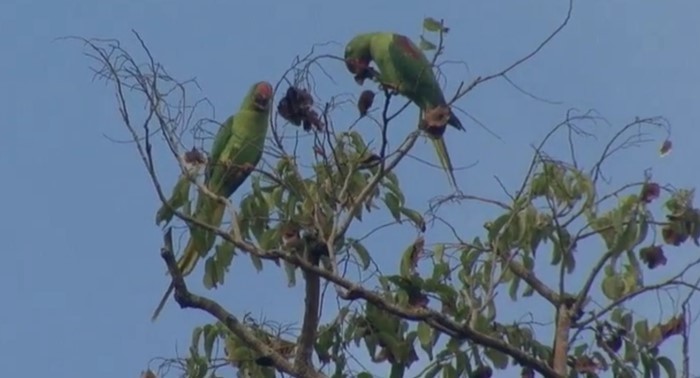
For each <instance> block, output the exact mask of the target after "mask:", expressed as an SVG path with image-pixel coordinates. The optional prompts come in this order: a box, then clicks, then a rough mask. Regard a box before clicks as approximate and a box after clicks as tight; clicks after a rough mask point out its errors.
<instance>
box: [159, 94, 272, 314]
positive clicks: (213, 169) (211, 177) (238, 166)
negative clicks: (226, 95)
mask: <svg viewBox="0 0 700 378" xmlns="http://www.w3.org/2000/svg"><path fill="white" fill-rule="evenodd" d="M272 92H273V89H272V85H270V83H268V82H264V81H262V82H258V83H256V84H254V85H253V86H252V87H251V88H250V90H249V91H248V94H247V95H246V97H245V98H244V99H243V103H242V104H241V107H240V109H239V110H238V113H236V114H234V115H233V116H231V117H229V118H228V119H227V120H226V122H224V123H223V125H222V126H221V128H219V131H218V133H217V134H216V136H215V137H214V142H213V145H212V149H211V156H210V157H209V159H208V162H207V165H206V169H205V172H204V186H205V187H206V188H207V189H209V190H210V191H211V192H212V193H214V194H216V195H218V196H220V197H223V198H228V197H230V196H231V195H232V194H233V192H235V191H236V189H238V187H240V186H241V184H243V182H245V180H246V179H247V178H248V176H249V175H250V173H251V172H252V171H253V169H254V168H255V166H256V165H257V164H258V162H259V161H260V159H261V157H262V152H263V147H264V145H265V136H266V135H267V129H268V119H269V116H270V109H271V107H272V94H273V93H272ZM163 206H164V207H166V206H168V205H167V204H164V205H163ZM225 210H226V205H225V204H224V203H222V202H220V201H218V200H217V199H215V198H212V197H211V196H210V195H208V194H206V193H202V192H200V193H199V195H198V198H197V204H196V207H195V210H194V213H193V215H192V217H193V218H195V219H197V220H198V221H200V222H203V223H206V224H208V225H211V226H213V227H218V226H219V225H221V221H222V218H223V216H224V211H225ZM158 213H159V214H162V213H163V209H162V208H161V210H159V211H158ZM215 240H216V234H215V233H213V232H210V231H206V230H204V229H202V228H201V227H199V226H197V225H191V226H190V239H189V241H188V242H187V245H186V247H185V249H184V251H183V253H182V255H181V256H180V258H179V260H178V262H177V265H178V268H179V269H180V272H181V273H182V275H183V276H186V275H188V274H190V273H191V272H192V270H194V267H195V265H196V264H197V261H198V260H199V258H200V257H203V256H205V255H206V253H207V252H208V251H209V250H210V249H211V248H212V247H213V246H214V242H215ZM172 291H173V284H172V283H171V284H170V286H169V287H168V290H167V291H166V292H165V295H164V296H163V299H161V301H160V303H159V304H158V307H157V308H156V310H155V311H154V312H153V317H152V318H151V319H152V320H155V319H156V318H157V317H158V314H159V313H160V311H161V310H162V309H163V306H164V305H165V302H166V301H167V300H168V297H169V296H170V294H171V293H172Z"/></svg>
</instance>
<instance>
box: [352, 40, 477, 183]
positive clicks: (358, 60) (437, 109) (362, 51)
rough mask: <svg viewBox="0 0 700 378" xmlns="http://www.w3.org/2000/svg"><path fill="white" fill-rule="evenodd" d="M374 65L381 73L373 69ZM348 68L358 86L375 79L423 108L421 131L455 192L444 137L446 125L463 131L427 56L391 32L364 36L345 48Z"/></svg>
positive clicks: (452, 171) (451, 168)
mask: <svg viewBox="0 0 700 378" xmlns="http://www.w3.org/2000/svg"><path fill="white" fill-rule="evenodd" d="M372 61H374V63H375V64H376V66H377V68H378V70H379V72H377V71H375V70H374V69H372V68H371V67H370V65H369V64H370V62H372ZM345 64H346V66H347V68H348V71H350V72H351V73H352V74H354V75H355V81H356V82H357V84H359V85H362V84H363V83H364V80H365V79H368V78H373V79H374V80H376V81H378V82H379V83H380V84H381V85H382V86H383V87H384V88H386V89H388V90H393V91H396V92H398V93H399V94H401V95H403V96H405V97H406V98H408V99H409V100H411V101H413V102H414V103H415V104H416V105H417V106H418V107H419V108H420V110H421V114H422V120H421V122H420V127H421V129H423V130H425V131H426V132H427V134H428V135H429V136H430V137H431V138H430V139H431V140H432V141H433V145H434V147H435V150H436V152H437V155H438V159H440V164H441V165H442V167H443V169H444V170H445V171H446V172H447V174H448V178H449V179H450V183H451V184H452V185H453V186H454V187H455V188H456V182H455V178H454V169H453V167H452V162H451V161H450V155H449V153H448V151H447V146H446V145H445V141H444V140H443V139H442V135H443V134H444V133H445V128H446V125H451V126H453V127H455V128H457V129H459V130H464V127H463V126H462V122H461V121H460V120H459V118H457V116H456V115H455V114H454V113H453V112H452V110H451V109H450V108H449V106H448V105H447V102H446V101H445V95H444V94H443V93H442V89H440V85H439V83H438V81H437V79H436V78H435V74H434V73H433V70H432V65H431V63H430V61H429V60H428V58H427V57H426V56H425V54H423V52H422V51H421V50H420V49H419V48H418V47H417V46H416V45H415V44H414V43H413V42H412V41H411V40H410V39H409V38H408V37H406V36H403V35H400V34H396V33H388V32H385V33H384V32H375V33H365V34H360V35H357V36H356V37H354V38H353V39H352V40H351V41H350V42H348V44H347V45H346V46H345Z"/></svg>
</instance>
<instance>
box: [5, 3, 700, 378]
mask: <svg viewBox="0 0 700 378" xmlns="http://www.w3.org/2000/svg"><path fill="white" fill-rule="evenodd" d="M241 3H243V2H234V1H125V0H119V1H115V0H109V1H108V0H104V1H76V0H66V1H61V2H58V1H29V0H24V1H20V0H4V1H2V2H0V51H2V59H0V86H1V87H2V89H3V90H2V91H0V122H1V126H0V127H1V130H2V133H1V136H0V151H2V155H3V158H2V159H0V172H2V173H3V177H4V179H3V185H2V189H0V194H1V198H2V199H3V202H4V206H3V216H2V217H0V239H1V240H2V251H0V253H2V255H3V256H4V257H3V261H2V263H1V264H0V283H1V287H2V288H3V290H2V293H3V306H2V307H3V310H2V311H0V371H3V375H5V376H8V377H12V376H19V375H27V372H29V373H28V374H29V375H31V376H37V377H39V376H52V377H57V378H63V377H75V376H87V375H89V376H95V377H108V378H111V377H114V378H117V377H120V378H121V377H134V376H137V374H138V373H139V372H140V371H141V370H142V369H144V368H145V367H146V363H147V361H148V360H149V359H150V358H151V357H155V356H172V355H174V354H175V351H176V348H177V349H178V350H180V351H184V350H186V348H187V346H188V343H189V333H190V329H191V326H193V325H195V324H199V323H201V322H202V321H203V320H204V319H206V318H205V317H203V316H201V315H199V314H197V313H195V312H194V311H179V310H178V309H177V306H175V305H173V304H172V303H170V304H169V305H168V306H167V307H166V310H165V312H164V313H163V315H162V316H161V318H160V320H159V321H158V322H157V323H155V324H154V323H151V322H150V320H149V317H150V314H151V311H152V310H153V308H154V306H155V304H156V303H157V300H158V299H159V297H160V295H161V293H162V291H163V290H164V289H165V287H166V284H167V278H166V277H165V275H164V266H163V263H162V261H161V259H160V257H159V255H158V248H159V246H160V241H161V232H160V230H159V228H158V227H156V226H155V225H154V223H153V216H154V212H155V210H156V208H157V207H158V203H157V199H156V197H155V194H154V193H153V191H152V189H151V186H150V183H149V181H148V179H147V176H146V174H145V171H144V169H143V167H142V166H141V163H140V161H139V160H138V159H137V156H136V153H135V151H134V149H133V147H132V146H131V145H124V144H115V143H112V142H110V141H108V140H107V139H106V138H105V137H104V136H103V134H107V135H109V136H111V137H114V138H119V139H124V138H125V137H126V133H125V130H124V129H123V127H122V126H121V124H120V123H119V119H118V114H117V111H116V108H115V102H114V97H113V95H112V92H111V89H110V88H109V87H105V86H104V85H103V84H101V83H96V82H93V81H91V73H90V71H89V70H88V61H87V60H86V58H84V57H83V56H82V55H81V52H82V50H81V46H80V45H79V44H78V43H73V42H66V41H54V39H55V38H57V37H61V36H66V35H79V36H85V37H105V38H118V39H122V40H125V41H126V42H127V46H129V47H130V48H135V46H134V40H133V38H132V36H131V34H130V29H136V30H137V31H139V32H140V33H141V35H142V36H143V37H144V38H145V40H146V41H147V43H148V44H149V46H150V47H151V49H152V51H153V53H154V54H155V55H156V57H157V59H158V60H160V61H161V62H163V63H164V64H165V65H166V66H167V67H168V68H169V70H170V72H171V73H172V74H173V75H174V76H176V77H179V78H182V79H186V78H190V77H196V78H197V79H198V81H199V84H200V85H201V87H202V91H203V95H206V96H207V97H209V98H210V99H211V100H212V102H213V103H214V105H215V106H216V109H217V117H218V118H219V119H223V118H222V117H224V116H226V115H227V114H228V113H229V112H231V111H233V110H234V109H235V108H236V107H237V106H238V102H239V100H240V98H241V96H242V94H243V92H244V91H245V89H246V88H247V87H248V86H249V85H250V83H251V82H252V81H257V80H276V79H277V78H278V77H279V75H280V74H281V73H282V72H283V70H284V69H286V67H287V66H288V64H289V62H290V61H291V59H292V58H293V57H294V56H295V55H297V54H301V53H305V52H306V51H307V50H308V48H309V47H310V45H312V44H313V43H316V42H325V41H336V42H340V43H343V42H345V41H346V40H347V39H348V38H349V37H351V36H352V35H353V34H355V33H358V32H362V31H368V30H391V31H397V32H401V33H404V34H407V35H410V36H412V37H417V35H418V33H419V32H420V23H421V20H422V18H423V17H424V16H434V17H438V18H439V17H443V18H445V19H446V22H447V23H448V25H449V26H450V27H451V29H452V30H451V32H450V34H449V40H448V44H449V45H448V53H447V58H448V59H454V60H465V61H466V62H467V63H468V65H469V69H470V75H483V74H488V73H491V72H493V71H494V70H496V69H499V68H501V67H504V66H505V65H508V64H510V62H512V61H513V60H514V59H517V58H518V57H520V56H522V55H523V54H525V53H527V52H528V51H530V50H531V49H532V48H533V47H534V46H536V44H538V43H539V42H540V41H541V40H542V38H543V37H544V36H546V35H547V34H548V33H549V32H550V31H551V30H552V29H553V28H554V27H555V26H556V25H557V24H558V23H559V22H560V20H561V18H562V17H563V16H564V13H565V10H566V7H565V4H564V3H565V2H564V1H554V0H548V1H544V0H539V1H532V2H522V1H469V2H465V1H459V0H455V1H444V2H436V3H435V4H434V5H429V4H428V3H427V2H421V1H416V0H413V1H402V2H401V4H402V5H401V7H395V6H390V5H389V3H390V2H379V1H345V2H329V1H310V0H303V1H294V2H291V1H258V2H246V5H241ZM698 14H700V3H698V2H690V1H685V2H672V3H670V2H652V1H631V0H628V1H614V2H613V1H602V0H595V1H594V0H588V1H580V0H579V1H577V3H576V4H575V10H574V15H573V19H572V21H571V23H570V25H569V27H568V28H567V29H565V30H564V31H563V32H562V33H561V34H560V35H559V37H557V39H556V40H555V41H554V42H553V43H552V44H551V45H549V46H548V47H547V48H545V50H544V51H542V53H541V54H540V55H538V56H537V57H536V58H535V59H533V60H531V61H530V62H529V63H527V64H526V65H524V66H522V67H521V68H519V69H518V70H517V71H515V72H514V73H513V74H512V75H511V78H512V79H513V80H515V81H516V82H517V83H518V84H519V85H520V86H522V87H524V88H525V89H527V90H528V91H531V92H533V93H535V94H537V95H538V96H541V97H545V98H548V99H552V100H557V101H561V102H562V104H561V105H549V104H546V103H543V102H538V101H534V100H532V99H530V98H528V97H526V96H524V95H522V94H521V93H519V92H517V91H515V90H514V89H513V88H512V87H510V86H509V85H507V84H506V83H504V82H502V81H498V82H492V83H491V84H488V85H485V86H484V87H482V88H481V89H479V90H477V91H474V92H472V93H470V94H469V95H468V96H467V97H466V98H465V99H464V100H462V101H461V102H460V106H462V107H463V108H465V109H466V110H467V111H468V112H470V114H472V115H473V116H475V117H477V118H478V119H479V120H480V121H481V122H483V123H484V124H486V125H487V126H488V128H489V129H490V130H492V131H493V132H495V133H497V134H498V135H500V136H501V137H502V138H503V140H502V141H500V140H497V139H496V138H494V137H493V136H491V135H490V134H489V133H487V132H486V131H484V130H483V129H482V128H480V127H478V126H476V125H475V124H474V123H473V122H470V121H469V120H468V119H466V117H463V119H465V121H464V123H465V124H466V125H467V127H468V129H469V131H468V133H467V134H458V133H454V134H451V135H455V137H454V138H453V139H451V140H450V142H449V145H450V147H451V148H452V151H453V160H454V161H456V162H457V164H458V165H467V164H470V163H472V162H474V161H479V165H477V166H476V167H475V168H472V169H470V170H467V171H462V172H460V182H461V183H462V187H463V188H465V190H467V191H469V192H471V193H476V194H493V193H495V192H496V190H497V186H496V183H495V181H494V180H493V179H492V177H493V175H498V176H500V177H505V178H506V183H507V184H508V185H510V186H511V187H514V186H515V185H516V184H517V182H518V181H517V180H519V179H520V177H521V175H522V172H523V170H524V169H525V168H526V164H525V160H524V159H526V158H527V157H528V156H529V155H530V153H531V150H530V148H529V144H530V143H535V142H537V141H538V140H540V139H541V138H542V137H543V136H544V134H545V133H546V132H547V131H548V129H549V127H551V125H552V124H554V123H555V122H557V121H559V120H560V119H561V118H562V117H563V115H564V112H565V110H566V109H567V108H568V107H577V108H579V109H588V108H595V109H597V110H598V112H600V113H601V114H602V115H604V116H605V117H607V118H608V119H609V120H610V122H611V123H612V124H613V125H614V126H619V125H620V124H622V123H623V122H625V121H629V120H630V119H632V118H633V117H634V116H649V115H664V116H666V117H667V118H668V119H669V120H670V122H671V123H672V125H673V136H674V138H673V141H674V151H673V153H672V154H671V155H670V156H669V157H667V158H665V159H659V158H658V155H657V148H658V144H656V143H652V144H649V145H645V146H643V147H641V148H638V149H636V150H633V151H631V152H628V153H627V155H626V156H627V157H626V158H625V159H622V160H618V161H617V162H616V163H615V165H614V166H611V167H610V169H611V171H610V172H611V173H615V176H614V183H617V184H620V183H623V182H624V181H625V180H632V179H639V178H641V177H642V176H641V175H642V172H643V170H645V169H647V168H652V169H653V173H654V175H655V178H656V179H657V180H658V181H660V182H662V183H666V182H672V183H673V184H675V185H676V186H681V187H682V186H699V185H700V179H698V175H697V170H696V169H691V167H692V165H694V164H695V162H697V160H698V156H697V143H698V141H699V140H700V131H698V124H700V110H699V109H700V107H698V104H700V92H699V91H698V89H697V88H698V84H700V70H698V67H700V45H699V44H698V43H697V36H698V35H700V23H698V22H697V15H698ZM329 51H333V52H335V53H336V54H340V53H341V52H342V48H341V47H340V46H337V47H336V48H335V50H333V48H331V49H330V50H329ZM340 68H342V67H336V68H335V69H336V70H337V72H342V71H341V70H340ZM450 74H451V75H452V77H459V76H457V75H463V76H462V77H464V78H465V79H471V78H472V77H473V76H469V75H467V74H466V73H465V72H464V71H463V70H461V69H459V68H458V67H454V68H453V69H452V70H451V71H450ZM455 86H456V83H455V82H451V83H450V85H449V88H452V89H453V88H454V87H455ZM329 88H330V87H329ZM338 88H342V90H345V91H352V92H359V88H357V87H355V86H354V83H353V82H352V80H351V77H349V76H343V77H341V78H339V80H338ZM329 90H339V89H337V88H335V87H332V88H330V89H329ZM610 131H611V130H610V129H609V128H608V127H607V126H603V125H601V126H599V128H598V129H597V132H599V133H600V134H599V135H600V136H601V140H602V138H603V137H605V136H609V135H610ZM657 137H661V135H657ZM590 146H594V147H596V148H600V144H593V143H591V144H590ZM550 152H552V153H562V152H563V149H559V150H558V149H557V148H553V149H552V150H550ZM419 154H420V155H421V156H422V157H424V158H426V159H431V161H434V160H432V159H433V155H432V153H431V151H429V150H428V148H427V147H426V145H423V144H421V145H420V146H419ZM589 156H590V155H589ZM421 169H422V171H421V173H420V175H417V174H415V172H413V171H410V170H408V169H403V170H402V171H401V172H402V174H403V176H402V178H403V182H404V183H405V184H407V185H410V186H411V189H410V190H409V198H410V199H419V198H424V197H425V196H426V195H428V194H437V189H438V188H435V187H434V186H431V185H429V184H430V183H440V185H442V183H443V182H444V176H443V175H442V173H440V172H439V171H436V170H433V169H427V168H421ZM175 172H176V170H175V167H174V166H170V167H166V169H165V170H164V171H163V177H164V180H165V181H166V183H170V182H172V180H173V179H174V177H175ZM409 173H412V175H409ZM416 178H418V179H417V180H416ZM441 180H442V181H441ZM416 204H418V203H417V202H416V203H414V205H416ZM475 210H478V211H479V212H478V213H475ZM451 215H452V217H453V219H457V220H461V221H462V222H463V224H464V226H463V227H464V229H465V230H468V229H469V227H472V229H473V230H475V231H474V232H473V233H471V234H472V235H474V234H476V233H481V230H482V229H481V224H482V223H483V221H484V220H485V219H484V217H485V216H487V215H489V214H488V213H486V212H482V211H481V210H480V208H478V207H475V206H468V207H463V208H461V209H458V210H455V211H454V212H453V213H452V214H451ZM407 235H409V236H410V234H407ZM439 236H440V235H435V236H434V240H432V241H435V240H438V239H439V238H438V237H439ZM370 247H375V248H377V249H376V250H377V251H380V250H381V251H383V253H385V254H387V255H389V254H391V255H390V256H387V257H386V260H385V261H390V260H389V259H392V258H394V257H395V256H396V255H397V254H398V253H400V251H401V250H403V248H404V246H403V245H401V246H394V245H387V243H386V239H384V241H382V239H375V240H374V241H373V244H372V245H370ZM585 253H592V254H596V253H598V252H597V251H586V252H585ZM697 253H698V249H697V248H691V247H687V248H682V249H678V250H671V251H670V252H669V253H668V255H670V260H671V261H670V263H669V265H667V266H666V268H664V269H660V272H659V273H658V274H657V275H654V276H649V277H647V282H650V281H653V279H654V278H658V277H663V276H664V275H665V274H668V273H670V272H672V271H674V270H676V269H678V268H679V267H680V266H681V265H682V264H683V263H684V261H687V260H683V259H684V258H687V257H688V256H692V255H696V254H697ZM392 256H393V257H392ZM266 272H267V273H266V274H265V275H257V274H255V273H251V269H250V268H249V267H248V264H247V262H246V263H245V264H238V265H236V267H235V268H234V269H233V274H234V275H235V280H236V282H241V283H245V288H244V289H243V290H242V289H241V288H240V287H238V288H233V287H227V288H226V289H224V290H219V291H217V292H216V293H214V294H213V295H214V296H215V297H216V298H222V299H223V300H224V303H225V304H227V305H230V306H232V307H233V308H234V309H235V310H236V311H237V312H239V313H240V312H241V311H243V310H249V311H252V312H253V313H254V314H258V313H265V314H266V315H267V316H268V317H271V318H275V319H277V320H280V321H289V320H293V319H296V318H297V316H298V314H299V309H300V308H299V306H300V303H301V302H300V301H301V299H300V298H301V297H300V296H299V295H298V294H299V292H300V288H295V289H287V288H286V287H285V283H284V276H283V274H281V272H280V273H275V272H274V271H273V270H272V269H269V268H268V270H266ZM696 275H697V274H696ZM263 279H265V281H264V280H263ZM194 281H197V282H198V281H199V279H198V278H196V279H194ZM280 293H282V294H280ZM504 296H505V293H504ZM648 298H649V301H648V302H647V303H645V304H639V306H638V308H639V310H640V311H644V312H648V313H650V314H657V313H658V311H654V310H655V309H656V308H657V307H658V304H657V301H656V298H655V297H654V296H650V297H648ZM696 311H697V310H696ZM665 316H668V312H666V313H665ZM658 319H659V318H658V314H657V315H655V316H653V317H652V318H651V320H652V321H654V320H658ZM699 336H700V333H699V331H697V329H696V330H695V332H694V340H697V339H698V337H699ZM546 337H547V339H549V336H546ZM696 353H697V350H696ZM692 364H693V366H694V369H693V372H694V373H695V374H700V364H699V363H698V362H697V359H695V360H694V361H693V362H692Z"/></svg>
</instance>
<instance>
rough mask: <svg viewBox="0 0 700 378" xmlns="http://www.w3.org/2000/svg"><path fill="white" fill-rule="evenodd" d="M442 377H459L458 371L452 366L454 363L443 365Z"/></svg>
mask: <svg viewBox="0 0 700 378" xmlns="http://www.w3.org/2000/svg"><path fill="white" fill-rule="evenodd" d="M442 378H457V371H456V370H455V368H453V367H452V365H443V366H442Z"/></svg>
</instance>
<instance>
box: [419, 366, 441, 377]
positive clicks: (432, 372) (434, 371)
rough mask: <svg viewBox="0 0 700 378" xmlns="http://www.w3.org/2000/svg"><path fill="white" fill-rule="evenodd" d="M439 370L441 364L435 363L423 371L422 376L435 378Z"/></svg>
mask: <svg viewBox="0 0 700 378" xmlns="http://www.w3.org/2000/svg"><path fill="white" fill-rule="evenodd" d="M440 370H442V365H435V366H433V367H432V368H430V370H428V371H427V372H426V373H425V375H424V376H423V378H435V377H436V376H437V375H438V373H439V372H440Z"/></svg>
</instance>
